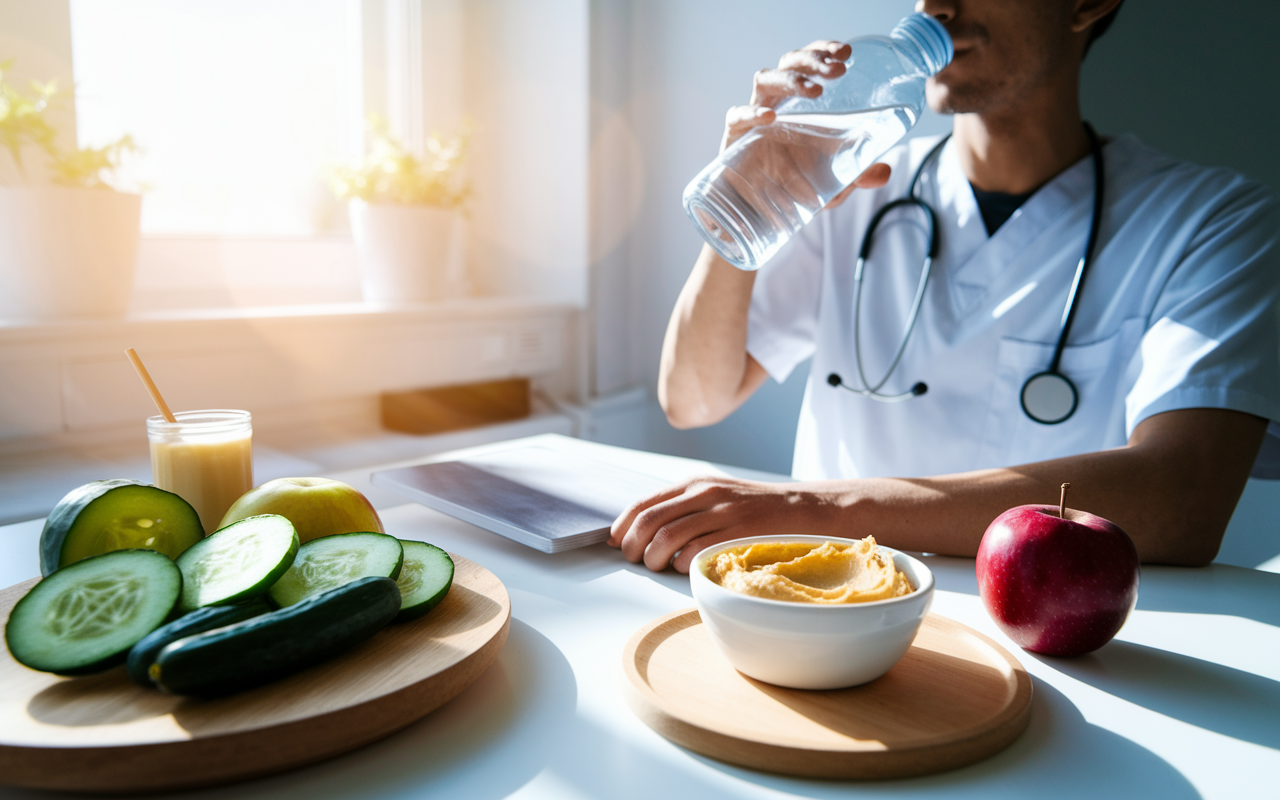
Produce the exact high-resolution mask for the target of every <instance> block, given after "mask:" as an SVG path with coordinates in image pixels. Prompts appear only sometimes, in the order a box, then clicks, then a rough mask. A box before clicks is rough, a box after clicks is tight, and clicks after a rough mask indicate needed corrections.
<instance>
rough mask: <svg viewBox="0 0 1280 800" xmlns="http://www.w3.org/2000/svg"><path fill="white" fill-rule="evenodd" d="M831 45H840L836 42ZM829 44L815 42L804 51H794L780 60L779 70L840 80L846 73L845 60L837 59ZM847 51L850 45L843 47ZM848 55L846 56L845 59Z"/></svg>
mask: <svg viewBox="0 0 1280 800" xmlns="http://www.w3.org/2000/svg"><path fill="white" fill-rule="evenodd" d="M831 44H839V42H834V43H831ZM826 45H827V43H823V42H814V43H813V44H811V45H809V46H808V47H806V48H804V49H803V50H792V51H791V52H790V53H787V54H786V55H784V56H783V57H782V58H781V59H779V60H778V69H782V70H791V71H793V72H799V73H801V74H802V75H820V76H822V77H823V78H838V77H840V76H841V75H843V74H844V73H845V65H844V61H845V60H844V58H838V57H836V55H835V53H833V52H832V51H831V50H830V49H829V48H828V47H827V46H826ZM843 47H844V49H845V50H848V49H849V46H848V45H843ZM847 57H848V55H847V54H846V56H845V58H847Z"/></svg>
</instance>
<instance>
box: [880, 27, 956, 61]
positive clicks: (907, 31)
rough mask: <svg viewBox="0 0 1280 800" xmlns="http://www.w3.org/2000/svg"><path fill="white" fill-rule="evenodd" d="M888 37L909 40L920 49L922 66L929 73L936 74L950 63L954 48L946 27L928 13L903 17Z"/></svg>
mask: <svg viewBox="0 0 1280 800" xmlns="http://www.w3.org/2000/svg"><path fill="white" fill-rule="evenodd" d="M889 36H890V38H893V39H898V40H905V41H908V42H911V43H912V44H914V45H915V47H916V48H917V49H918V50H919V51H920V55H921V56H922V58H923V61H924V66H925V67H926V69H927V70H928V72H929V74H930V75H937V74H938V73H939V72H941V71H942V69H943V67H945V66H947V65H948V64H950V63H951V58H952V56H954V55H955V48H954V47H953V46H952V44H951V35H950V34H948V33H947V29H946V28H944V27H942V23H941V22H938V21H937V20H936V19H934V18H933V17H931V16H929V15H928V14H920V13H916V14H912V15H910V16H908V17H904V18H903V20H902V22H899V23H898V25H897V27H895V28H894V29H893V30H892V31H890V33H889Z"/></svg>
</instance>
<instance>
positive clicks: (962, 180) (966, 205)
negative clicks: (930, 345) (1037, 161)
mask: <svg viewBox="0 0 1280 800" xmlns="http://www.w3.org/2000/svg"><path fill="white" fill-rule="evenodd" d="M936 170H937V172H936V174H937V192H938V202H939V205H940V206H941V207H942V209H943V210H942V213H941V214H940V215H939V216H940V217H941V218H942V219H944V220H947V224H946V225H945V230H946V233H947V234H948V236H947V240H946V241H944V244H943V246H944V248H945V249H946V262H947V264H949V265H950V267H949V268H948V269H946V282H947V284H948V289H949V294H950V301H951V306H952V311H953V313H955V314H956V315H957V316H958V317H964V316H965V315H966V314H968V313H970V312H971V311H972V310H973V308H974V306H975V305H976V304H978V303H979V302H980V301H981V300H983V299H984V298H985V297H986V296H987V295H988V294H989V290H990V288H991V286H992V285H993V284H994V283H995V282H996V280H997V279H998V278H999V277H1000V276H1001V275H1003V274H1004V273H1005V272H1006V271H1007V270H1009V269H1013V268H1015V267H1017V265H1018V262H1019V260H1020V259H1021V258H1023V257H1024V256H1025V254H1026V253H1028V252H1029V251H1031V250H1033V248H1032V246H1031V245H1032V244H1033V243H1034V242H1036V240H1038V239H1039V238H1041V237H1042V236H1045V235H1054V236H1061V235H1062V233H1063V232H1064V230H1069V229H1070V227H1071V226H1072V225H1077V226H1078V222H1079V220H1080V219H1085V220H1086V225H1085V227H1084V228H1081V229H1080V235H1079V237H1069V238H1070V239H1071V240H1072V241H1074V239H1075V238H1079V239H1080V248H1081V252H1083V248H1084V238H1085V236H1086V235H1087V216H1088V214H1089V212H1090V210H1091V207H1092V206H1091V204H1092V202H1093V174H1092V171H1091V170H1092V167H1091V162H1090V158H1089V156H1087V155H1086V156H1084V157H1083V158H1081V159H1080V160H1079V161H1077V162H1076V163H1074V164H1072V165H1071V166H1070V167H1068V168H1067V169H1065V170H1063V171H1062V172H1061V173H1059V174H1058V175H1056V176H1055V177H1054V178H1052V179H1051V180H1050V181H1049V182H1048V183H1046V184H1045V185H1043V186H1041V187H1040V189H1038V190H1037V191H1036V192H1035V194H1033V195H1032V196H1031V197H1030V198H1028V199H1027V201H1026V202H1025V203H1023V204H1022V207H1021V208H1019V209H1018V210H1017V211H1015V212H1014V213H1013V216H1011V217H1010V218H1009V219H1008V220H1007V221H1005V223H1004V224H1003V225H1002V226H1000V228H999V229H998V230H997V231H996V232H995V234H994V235H991V236H988V235H987V230H986V225H985V224H984V223H983V221H982V213H981V211H980V209H979V208H978V201H977V199H976V198H974V196H973V188H972V187H971V186H970V185H969V179H968V178H967V177H966V176H965V174H964V170H963V169H961V167H960V158H959V155H958V154H957V152H956V148H955V144H954V140H953V141H951V142H948V143H947V145H946V147H944V148H943V151H942V153H940V154H939V159H938V166H937V168H936Z"/></svg>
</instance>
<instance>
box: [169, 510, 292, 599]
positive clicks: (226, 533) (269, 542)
mask: <svg viewBox="0 0 1280 800" xmlns="http://www.w3.org/2000/svg"><path fill="white" fill-rule="evenodd" d="M297 554H298V534H297V532H296V531H295V530H294V529H293V523H291V522H290V521H289V520H287V519H285V518H284V517H282V516H279V515H277V514H263V515H262V516H258V517H249V518H248V519H242V520H240V521H239V522H235V523H232V524H230V525H228V526H227V527H225V528H223V529H222V530H220V531H218V532H217V533H215V534H213V535H212V536H210V537H209V538H207V539H204V540H202V541H200V542H199V543H197V544H196V545H194V546H193V547H192V548H191V549H190V550H188V551H187V552H185V553H183V554H182V555H181V556H179V557H178V562H177V563H178V569H180V570H182V580H183V586H182V610H183V611H193V610H195V609H197V608H203V607H204V606H221V605H227V604H229V603H235V602H238V601H240V600H243V599H245V598H247V597H253V596H254V595H259V594H262V593H264V592H266V591H267V589H269V588H271V585H272V584H273V583H275V582H276V581H277V580H278V579H279V578H280V576H281V575H284V574H285V571H286V570H288V569H289V567H290V566H291V565H292V564H293V560H294V557H295V556H296V555H297Z"/></svg>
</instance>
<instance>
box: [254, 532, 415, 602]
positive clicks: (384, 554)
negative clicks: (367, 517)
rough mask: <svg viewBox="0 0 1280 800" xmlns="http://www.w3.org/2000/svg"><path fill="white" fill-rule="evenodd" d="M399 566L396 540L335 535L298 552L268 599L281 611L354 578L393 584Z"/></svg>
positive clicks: (400, 559)
mask: <svg viewBox="0 0 1280 800" xmlns="http://www.w3.org/2000/svg"><path fill="white" fill-rule="evenodd" d="M403 563H404V547H403V546H402V545H401V544H400V540H399V539H397V538H396V537H394V536H388V535H387V534H385V533H373V532H371V531H369V532H362V533H339V534H337V535H334V536H324V537H322V538H319V539H312V540H311V541H309V542H307V543H306V544H304V545H303V546H302V547H301V548H299V549H298V557H297V558H296V559H294V562H293V566H292V567H290V568H289V571H288V572H286V573H285V574H284V575H282V576H281V577H280V580H278V581H276V584H275V586H272V587H271V599H272V600H274V601H275V604H276V605H278V606H280V607H281V608H284V607H285V606H291V605H293V604H294V603H297V602H300V601H302V600H305V599H306V598H308V597H311V596H312V595H315V594H319V593H320V592H324V591H328V590H329V589H336V588H337V587H339V586H342V585H343V584H345V583H350V582H351V581H354V580H356V579H357V578H367V577H374V576H376V577H381V578H390V579H392V580H395V579H396V578H397V577H399V575H400V566H401V565H402V564H403Z"/></svg>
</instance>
